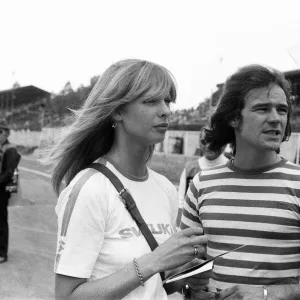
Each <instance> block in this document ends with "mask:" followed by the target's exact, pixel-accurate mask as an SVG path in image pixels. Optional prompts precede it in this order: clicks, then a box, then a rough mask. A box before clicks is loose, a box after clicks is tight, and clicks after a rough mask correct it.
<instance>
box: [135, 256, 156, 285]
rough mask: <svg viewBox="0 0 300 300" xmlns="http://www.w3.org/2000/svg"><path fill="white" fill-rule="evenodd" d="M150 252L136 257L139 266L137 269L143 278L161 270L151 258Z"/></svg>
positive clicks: (147, 277)
mask: <svg viewBox="0 0 300 300" xmlns="http://www.w3.org/2000/svg"><path fill="white" fill-rule="evenodd" d="M152 253H153V252H151V253H148V254H145V255H143V256H141V257H139V258H136V262H137V264H138V266H139V270H140V273H141V275H142V276H143V278H144V280H147V279H149V278H150V277H152V276H153V275H155V274H157V273H159V272H161V270H160V268H159V266H158V264H157V262H156V261H155V260H153V258H152V256H153V255H152Z"/></svg>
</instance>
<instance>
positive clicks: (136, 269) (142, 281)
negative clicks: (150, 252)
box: [133, 258, 145, 286]
mask: <svg viewBox="0 0 300 300" xmlns="http://www.w3.org/2000/svg"><path fill="white" fill-rule="evenodd" d="M133 263H134V266H135V271H136V275H137V277H138V279H139V281H140V284H141V286H145V283H144V280H143V276H142V274H141V272H140V269H139V266H138V263H137V261H136V259H135V258H134V259H133Z"/></svg>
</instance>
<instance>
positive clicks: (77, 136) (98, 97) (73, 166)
mask: <svg viewBox="0 0 300 300" xmlns="http://www.w3.org/2000/svg"><path fill="white" fill-rule="evenodd" d="M150 90H151V91H153V92H152V93H151V95H149V93H147V92H149V91H150ZM143 97H145V98H146V97H147V98H149V97H151V98H160V97H164V98H166V97H170V98H171V101H173V102H174V101H175V99H176V87H175V82H174V79H173V76H172V75H171V74H170V72H169V71H168V70H167V69H166V68H164V67H162V66H160V65H157V64H154V63H152V62H148V61H144V60H138V59H126V60H122V61H119V62H117V63H115V64H113V65H111V66H110V67H109V68H108V69H107V70H106V71H105V72H104V73H103V74H102V75H101V76H100V78H99V79H98V81H97V82H96V84H95V85H94V87H93V89H92V91H91V93H90V95H89V96H88V98H87V99H86V101H85V102H84V104H83V105H82V107H81V108H80V109H79V110H77V111H74V116H73V117H74V120H73V123H72V125H71V127H70V130H69V131H68V134H67V135H66V136H65V137H62V138H61V140H60V142H59V143H58V144H57V145H56V146H55V147H54V148H53V149H52V151H51V154H50V159H51V161H52V162H53V163H54V169H53V173H52V185H53V188H54V190H55V191H56V193H59V191H60V187H61V183H62V181H63V179H65V181H66V184H69V183H70V181H71V180H72V179H73V178H74V177H75V175H76V174H77V173H78V172H80V171H81V170H83V169H84V168H86V167H87V166H88V165H89V164H91V163H92V162H93V161H95V160H96V159H97V158H99V157H100V156H102V155H104V154H106V153H107V152H108V151H109V150H110V148H111V146H112V144H113V141H114V130H113V128H112V124H113V118H112V116H113V114H114V113H116V112H117V111H118V110H119V109H120V108H121V107H123V106H124V105H126V104H127V103H129V102H131V101H134V100H136V99H139V98H143Z"/></svg>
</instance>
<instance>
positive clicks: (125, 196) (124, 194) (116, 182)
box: [88, 163, 164, 280]
mask: <svg viewBox="0 0 300 300" xmlns="http://www.w3.org/2000/svg"><path fill="white" fill-rule="evenodd" d="M88 168H93V169H95V170H97V171H99V172H100V173H102V174H103V175H105V176H106V177H107V178H108V179H109V180H110V182H111V183H112V184H113V186H114V187H115V188H116V190H117V191H118V193H119V195H120V197H121V199H122V200H123V202H124V204H125V207H126V208H127V210H128V212H129V213H130V215H131V216H132V218H133V219H134V220H135V222H136V224H137V226H138V227H139V228H140V230H141V232H142V234H143V235H144V237H145V239H146V241H147V243H148V244H149V246H150V248H151V250H152V251H153V250H154V249H155V248H156V247H157V246H158V243H157V241H156V240H155V238H154V236H153V234H152V233H151V231H150V229H149V227H148V226H147V224H146V222H145V220H144V219H143V217H142V215H141V213H140V211H139V209H138V207H137V206H136V203H135V201H134V199H133V198H132V196H131V195H130V193H129V192H128V191H127V189H126V188H124V186H123V184H122V182H121V181H120V179H119V178H118V177H117V176H116V175H115V174H114V173H113V172H112V171H111V170H110V169H108V168H107V167H106V166H105V165H103V164H99V163H93V164H91V165H90V166H89V167H88ZM160 276H161V279H162V280H164V273H163V272H162V273H160Z"/></svg>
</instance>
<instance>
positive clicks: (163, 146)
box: [10, 127, 300, 164]
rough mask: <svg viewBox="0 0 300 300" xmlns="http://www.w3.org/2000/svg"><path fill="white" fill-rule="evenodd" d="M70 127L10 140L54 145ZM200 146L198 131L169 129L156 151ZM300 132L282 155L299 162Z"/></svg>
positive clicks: (181, 151) (183, 151) (193, 150)
mask: <svg viewBox="0 0 300 300" xmlns="http://www.w3.org/2000/svg"><path fill="white" fill-rule="evenodd" d="M67 130H68V127H60V128H43V130H42V131H40V132H39V131H30V130H21V131H11V135H10V141H11V143H14V144H16V145H22V146H25V147H39V148H46V147H48V146H51V145H53V144H54V143H55V142H56V141H57V140H58V139H59V138H60V136H61V135H62V134H65V133H66V132H67ZM198 147H199V132H197V131H167V132H166V138H165V140H164V141H163V142H161V143H160V144H158V145H156V151H157V152H160V153H164V154H183V155H185V156H193V155H195V153H196V150H197V148H198ZM299 151H300V133H292V135H291V137H290V139H289V141H288V142H284V143H282V146H281V149H280V155H281V156H283V157H284V158H286V159H288V160H290V161H292V162H295V163H297V164H299Z"/></svg>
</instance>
